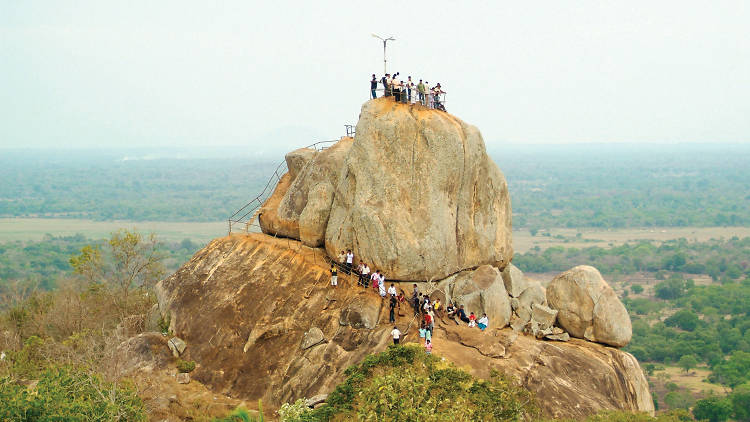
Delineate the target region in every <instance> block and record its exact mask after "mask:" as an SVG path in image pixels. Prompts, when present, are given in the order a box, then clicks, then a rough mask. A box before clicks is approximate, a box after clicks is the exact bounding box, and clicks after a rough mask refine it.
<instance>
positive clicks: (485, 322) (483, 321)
mask: <svg viewBox="0 0 750 422" xmlns="http://www.w3.org/2000/svg"><path fill="white" fill-rule="evenodd" d="M489 324H490V319H489V318H487V314H484V315H482V317H481V318H479V321H477V327H479V329H480V330H482V331H484V329H485V328H487V326H488V325H489Z"/></svg>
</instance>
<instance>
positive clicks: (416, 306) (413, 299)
mask: <svg viewBox="0 0 750 422" xmlns="http://www.w3.org/2000/svg"><path fill="white" fill-rule="evenodd" d="M411 304H412V306H413V307H414V315H419V289H418V288H417V283H414V291H413V292H412V293H411Z"/></svg>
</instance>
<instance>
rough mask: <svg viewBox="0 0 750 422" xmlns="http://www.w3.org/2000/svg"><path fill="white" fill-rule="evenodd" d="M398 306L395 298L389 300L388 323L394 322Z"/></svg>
mask: <svg viewBox="0 0 750 422" xmlns="http://www.w3.org/2000/svg"><path fill="white" fill-rule="evenodd" d="M397 305H398V301H397V300H396V296H391V300H390V304H389V307H390V309H389V310H390V312H389V318H388V322H391V323H394V322H396V306H397Z"/></svg>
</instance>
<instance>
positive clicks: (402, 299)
mask: <svg viewBox="0 0 750 422" xmlns="http://www.w3.org/2000/svg"><path fill="white" fill-rule="evenodd" d="M396 299H398V316H404V314H403V313H401V306H402V305H403V304H404V302H406V293H404V289H401V291H400V292H398V296H397V297H396Z"/></svg>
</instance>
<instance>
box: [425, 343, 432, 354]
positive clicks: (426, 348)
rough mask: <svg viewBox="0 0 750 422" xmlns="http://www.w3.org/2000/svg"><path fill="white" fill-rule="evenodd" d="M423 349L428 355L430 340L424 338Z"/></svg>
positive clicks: (430, 348)
mask: <svg viewBox="0 0 750 422" xmlns="http://www.w3.org/2000/svg"><path fill="white" fill-rule="evenodd" d="M424 351H425V353H427V354H428V355H431V354H432V342H430V340H426V341H425V343H424Z"/></svg>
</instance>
